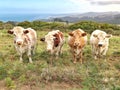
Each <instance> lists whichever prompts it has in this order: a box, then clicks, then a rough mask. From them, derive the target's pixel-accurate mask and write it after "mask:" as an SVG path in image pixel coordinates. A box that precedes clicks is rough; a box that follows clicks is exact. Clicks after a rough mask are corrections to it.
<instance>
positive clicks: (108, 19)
mask: <svg viewBox="0 0 120 90" xmlns="http://www.w3.org/2000/svg"><path fill="white" fill-rule="evenodd" d="M83 20H89V21H96V22H104V23H112V24H120V12H87V13H82V14H66V15H58V16H51V17H49V18H48V19H42V21H68V22H78V21H83Z"/></svg>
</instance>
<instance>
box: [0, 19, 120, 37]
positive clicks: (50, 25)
mask: <svg viewBox="0 0 120 90" xmlns="http://www.w3.org/2000/svg"><path fill="white" fill-rule="evenodd" d="M14 26H22V27H24V28H28V27H31V28H33V29H35V30H37V31H41V30H44V31H45V30H46V31H47V30H48V31H49V30H53V29H55V30H56V29H59V30H61V31H70V30H74V29H78V28H81V29H83V30H85V31H86V32H88V33H91V32H92V31H94V30H95V29H101V30H104V31H106V32H107V33H112V34H115V35H119V34H120V26H118V25H116V24H108V23H98V22H93V21H81V22H76V23H68V22H58V21H54V22H43V21H39V20H36V21H31V22H30V21H23V22H14V21H8V22H3V21H0V30H4V29H5V30H8V29H12V28H13V27H14Z"/></svg>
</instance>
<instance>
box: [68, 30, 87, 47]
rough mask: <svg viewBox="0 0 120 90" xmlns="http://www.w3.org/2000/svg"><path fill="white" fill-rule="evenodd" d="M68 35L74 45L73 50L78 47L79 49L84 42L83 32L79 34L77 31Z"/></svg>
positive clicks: (84, 34)
mask: <svg viewBox="0 0 120 90" xmlns="http://www.w3.org/2000/svg"><path fill="white" fill-rule="evenodd" d="M69 35H70V36H71V37H72V39H73V41H74V43H73V46H74V47H75V48H77V47H79V48H81V46H82V43H83V41H84V37H85V36H86V35H87V34H86V33H85V32H80V31H79V30H76V31H74V32H70V33H69Z"/></svg>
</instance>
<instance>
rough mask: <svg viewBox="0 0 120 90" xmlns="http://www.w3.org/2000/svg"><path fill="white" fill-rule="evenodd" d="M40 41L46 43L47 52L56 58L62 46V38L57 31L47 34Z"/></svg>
mask: <svg viewBox="0 0 120 90" xmlns="http://www.w3.org/2000/svg"><path fill="white" fill-rule="evenodd" d="M40 40H41V41H45V42H46V44H47V51H48V52H50V54H51V55H53V54H56V56H58V55H59V54H60V53H61V48H62V46H63V44H64V36H63V33H62V32H60V31H59V30H53V31H51V32H49V33H48V34H47V35H45V37H44V38H41V39H40Z"/></svg>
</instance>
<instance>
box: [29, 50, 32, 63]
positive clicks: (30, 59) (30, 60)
mask: <svg viewBox="0 0 120 90" xmlns="http://www.w3.org/2000/svg"><path fill="white" fill-rule="evenodd" d="M28 58H29V62H30V63H32V58H31V49H29V50H28Z"/></svg>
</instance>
